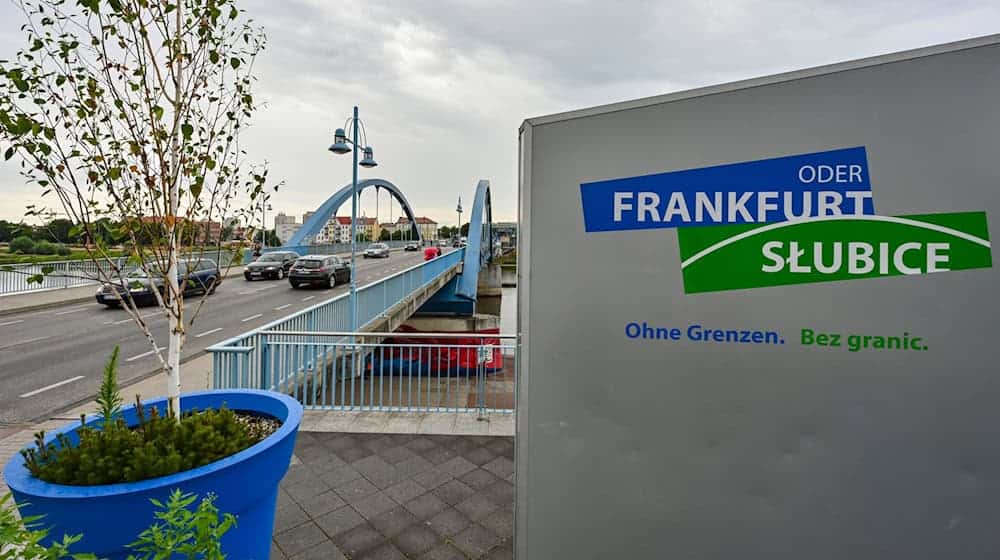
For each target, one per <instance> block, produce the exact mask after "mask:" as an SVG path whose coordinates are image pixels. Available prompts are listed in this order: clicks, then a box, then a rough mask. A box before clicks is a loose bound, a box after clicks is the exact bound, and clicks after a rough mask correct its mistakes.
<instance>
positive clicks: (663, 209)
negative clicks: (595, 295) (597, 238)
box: [580, 147, 875, 232]
mask: <svg viewBox="0 0 1000 560" xmlns="http://www.w3.org/2000/svg"><path fill="white" fill-rule="evenodd" d="M580 197H581V200H582V202H583V219H584V226H585V229H586V231H588V232H597V231H620V230H632V229H656V228H679V227H690V226H704V225H715V224H755V223H757V224H766V223H771V222H778V221H784V220H794V219H799V218H806V217H811V216H837V215H845V214H846V215H857V216H860V215H866V214H874V213H875V208H874V203H873V201H872V189H871V182H870V180H869V177H868V159H867V156H866V153H865V148H864V147H857V148H847V149H842V150H832V151H828V152H818V153H814V154H803V155H795V156H785V157H779V158H773V159H764V160H759V161H750V162H744V163H731V164H727V165H716V166H713V167H703V168H700V169H688V170H684V171H671V172H669V173H659V174H656V175H643V176H641V177H628V178H625V179H612V180H609V181H598V182H594V183H583V184H582V185H580Z"/></svg>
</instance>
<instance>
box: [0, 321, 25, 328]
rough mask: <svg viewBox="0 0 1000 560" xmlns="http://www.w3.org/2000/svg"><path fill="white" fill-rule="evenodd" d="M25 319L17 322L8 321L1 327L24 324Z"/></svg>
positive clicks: (0, 325) (0, 324)
mask: <svg viewBox="0 0 1000 560" xmlns="http://www.w3.org/2000/svg"><path fill="white" fill-rule="evenodd" d="M23 322H24V319H18V320H17V321H7V322H6V323H0V327H6V326H7V325H16V324H18V323H23Z"/></svg>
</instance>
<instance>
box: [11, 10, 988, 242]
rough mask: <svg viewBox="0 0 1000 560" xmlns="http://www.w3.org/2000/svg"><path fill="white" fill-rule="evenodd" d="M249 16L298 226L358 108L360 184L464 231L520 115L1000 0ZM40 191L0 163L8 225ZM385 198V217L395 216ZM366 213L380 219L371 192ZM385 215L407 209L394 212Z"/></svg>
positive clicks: (968, 27)
mask: <svg viewBox="0 0 1000 560" xmlns="http://www.w3.org/2000/svg"><path fill="white" fill-rule="evenodd" d="M242 5H243V6H244V7H245V8H247V10H248V11H249V12H250V14H251V15H252V16H253V17H254V18H255V19H256V20H257V21H258V22H259V23H260V24H262V25H263V26H264V28H265V30H266V32H267V34H268V49H267V51H266V52H265V53H264V55H263V57H262V59H261V60H260V62H259V72H258V77H259V78H260V82H259V85H258V88H257V92H256V93H257V97H258V98H260V99H263V100H264V101H265V102H266V103H267V106H266V107H265V108H263V109H262V110H261V111H260V112H259V113H258V115H257V117H256V119H255V121H254V128H253V130H252V131H251V133H250V137H249V138H248V144H247V146H248V150H249V151H250V155H251V156H252V157H253V158H254V159H255V160H258V161H264V160H266V161H268V162H269V163H270V168H271V175H272V177H274V178H275V179H281V180H284V181H286V186H285V187H284V188H283V189H282V190H281V191H280V192H279V193H278V194H277V195H276V197H275V200H274V202H273V206H274V210H275V212H277V211H285V212H286V213H293V214H296V215H299V219H300V220H301V214H302V212H304V211H307V210H312V209H314V208H315V207H316V206H318V205H319V204H320V203H322V202H323V200H325V199H326V198H327V197H328V196H329V195H330V194H331V193H332V192H333V191H334V190H336V189H338V188H340V187H341V186H343V185H345V184H347V183H349V182H350V178H351V177H350V173H351V169H350V163H351V162H350V157H349V156H335V155H333V154H331V153H330V152H328V151H326V148H327V146H329V144H330V143H331V140H332V136H333V130H334V129H335V128H336V127H338V126H342V124H343V122H344V120H345V119H346V118H347V117H348V116H349V115H350V112H351V109H352V107H353V105H355V104H357V105H359V106H360V108H361V118H362V120H363V121H364V123H365V125H366V128H367V130H368V136H369V141H370V142H371V144H372V145H373V146H374V148H375V155H376V159H377V160H378V161H379V164H380V165H379V167H377V168H376V169H374V170H372V171H368V170H364V171H363V172H362V177H382V178H385V179H388V180H390V181H392V182H393V183H395V184H396V185H398V186H399V187H401V188H402V189H403V191H404V193H405V194H406V196H407V198H408V199H409V201H410V202H411V204H412V205H413V206H414V208H415V211H416V212H417V214H418V215H427V216H430V217H431V218H433V219H435V220H437V221H439V222H440V223H442V224H454V222H455V221H456V214H455V211H454V210H455V203H456V200H457V198H458V196H459V195H461V196H462V199H463V202H465V201H469V199H470V198H471V196H472V193H473V192H474V188H475V185H476V182H477V181H478V180H479V179H480V178H487V179H490V181H491V182H492V185H493V203H494V219H496V220H513V219H515V218H516V213H517V208H516V201H517V183H516V180H517V179H516V171H517V161H516V152H517V130H518V127H519V126H520V124H521V122H522V121H523V120H524V119H525V118H528V117H533V116H539V115H544V114H549V113H555V112H561V111H566V110H571V109H578V108H582V107H587V106H592V105H599V104H604V103H611V102H615V101H622V100H627V99H633V98H637V97H646V96H651V95H658V94H662V93H667V92H672V91H678V90H684V89H690V88H693V87H699V86H704V85H710V84H716V83H721V82H728V81H733V80H738V79H743V78H751V77H755V76H762V75H767V74H773V73H777V72H782V71H786V70H793V69H798V68H804V67H810V66H817V65H821V64H827V63H832V62H838V61H843V60H850V59H854V58H859V57H865V56H871V55H877V54H883V53H887V52H893V51H899V50H905V49H910V48H916V47H922V46H927V45H932V44H936V43H943V42H949V41H955V40H959V39H965V38H969V37H976V36H980V35H986V34H990V33H994V32H997V31H1000V2H996V1H992V2H991V1H980V2H972V1H953V2H949V1H946V0H901V1H880V0H828V1H821V0H770V1H764V0H761V1H754V0H675V1H669V2H667V1H662V2H644V1H617V2H608V1H587V0H563V1H543V0H532V1H523V2H522V1H487V0H403V1H399V2H383V1H379V0H368V1H366V2H352V3H344V2H333V1H329V0H245V1H244V2H242ZM20 23H21V21H20V19H19V15H18V13H17V12H16V11H15V10H14V9H13V7H12V6H11V5H10V4H9V3H8V0H0V58H7V57H8V56H11V55H13V53H14V52H15V51H16V49H17V48H18V47H19V46H20V45H21V42H22V40H21V38H20V36H19V34H18V26H19V25H20ZM37 196H38V193H37V189H36V188H32V187H29V186H26V185H24V184H23V182H22V181H21V180H20V177H19V176H18V175H17V173H16V170H15V169H14V168H13V166H12V165H4V164H0V218H2V219H8V220H19V219H20V218H21V216H22V215H23V212H24V207H25V205H26V204H27V203H30V202H32V201H37V200H38V199H37ZM386 197H387V195H385V194H384V193H383V195H382V198H381V203H380V208H379V210H380V211H379V214H380V217H385V218H387V214H388V211H387V209H386V201H387V198H386ZM50 204H51V203H50ZM362 206H363V208H364V210H365V212H366V213H367V215H369V216H373V215H374V214H375V203H374V197H373V195H370V194H366V196H365V197H364V200H363V203H362ZM465 206H466V209H468V208H469V207H470V206H471V204H470V203H468V202H467V203H466V204H465ZM345 210H346V211H347V213H348V214H349V212H350V209H349V207H348V206H346V205H345V206H344V208H343V209H342V211H341V213H342V214H343V213H344V211H345ZM393 212H394V215H395V216H398V215H399V209H398V207H396V209H395V210H394V211H393ZM268 221H269V222H271V217H270V216H269V219H268ZM383 221H385V220H383Z"/></svg>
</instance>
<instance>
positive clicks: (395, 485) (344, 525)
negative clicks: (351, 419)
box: [271, 432, 514, 560]
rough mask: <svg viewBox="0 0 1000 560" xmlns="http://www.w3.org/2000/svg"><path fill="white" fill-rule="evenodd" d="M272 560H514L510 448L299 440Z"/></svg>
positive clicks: (453, 442)
mask: <svg viewBox="0 0 1000 560" xmlns="http://www.w3.org/2000/svg"><path fill="white" fill-rule="evenodd" d="M295 456H296V457H297V459H298V461H296V462H294V463H293V465H292V466H291V467H290V469H289V471H288V475H287V476H286V477H285V479H284V481H283V482H282V484H281V489H280V491H279V495H278V510H277V515H276V519H275V527H274V540H273V544H272V546H271V558H272V560H300V559H301V560H306V559H323V560H339V559H344V558H348V559H351V560H369V559H371V560H375V559H379V560H392V559H403V558H409V559H420V560H424V559H427V560H436V559H443V560H450V559H463V560H467V559H480V558H482V559H488V560H496V559H501V558H513V548H512V547H513V544H512V535H513V518H514V484H513V482H514V440H513V438H511V437H497V436H455V435H420V434H372V433H368V434H361V433H354V434H348V433H319V432H299V435H298V441H297V443H296V448H295Z"/></svg>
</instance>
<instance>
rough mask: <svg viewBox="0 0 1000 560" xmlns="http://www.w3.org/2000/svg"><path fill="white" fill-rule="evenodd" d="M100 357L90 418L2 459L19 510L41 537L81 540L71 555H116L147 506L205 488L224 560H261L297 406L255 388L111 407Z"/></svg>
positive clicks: (111, 385) (111, 372) (124, 551)
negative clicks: (226, 520)
mask: <svg viewBox="0 0 1000 560" xmlns="http://www.w3.org/2000/svg"><path fill="white" fill-rule="evenodd" d="M117 359H118V349H117V348H115V351H114V352H113V353H112V356H111V359H110V360H109V362H108V365H107V367H106V368H105V372H104V381H103V383H102V385H101V389H100V392H99V394H98V398H97V403H98V405H99V407H100V410H99V413H98V414H96V415H93V416H91V417H89V418H86V417H82V418H81V419H80V422H79V423H74V424H72V425H70V426H67V427H64V428H62V429H60V430H58V431H57V432H56V433H55V434H51V435H46V434H45V433H44V432H41V433H39V434H37V435H36V439H35V443H34V445H32V446H29V447H27V448H25V449H24V450H22V451H21V456H20V457H15V458H13V459H11V461H10V462H9V463H8V464H7V467H6V469H5V470H4V478H5V480H6V482H7V484H8V485H9V486H10V489H11V492H12V494H13V495H14V499H15V501H16V502H17V504H18V507H19V509H20V511H21V515H22V516H23V517H25V518H35V517H41V518H42V519H44V521H45V523H46V525H47V526H49V527H51V531H50V534H52V535H66V534H79V535H82V537H81V541H80V543H79V545H80V548H81V549H83V550H88V551H93V552H94V553H95V554H96V555H97V556H98V557H100V558H108V559H110V560H119V559H125V558H127V557H128V556H129V554H130V553H131V552H132V551H130V550H129V548H128V544H129V543H130V542H132V540H134V538H135V535H137V534H139V533H140V532H141V531H142V529H143V528H144V527H145V524H146V523H147V522H148V519H149V511H150V503H155V502H153V501H154V500H155V501H160V502H163V501H166V500H167V498H168V497H169V496H170V494H171V492H172V491H174V490H175V489H179V490H180V491H182V492H185V493H189V494H195V495H214V496H215V497H216V500H217V502H216V503H217V506H218V507H219V509H221V510H222V511H226V512H230V513H232V514H233V515H235V518H236V525H235V527H233V528H232V529H231V530H229V531H228V533H227V534H226V535H225V537H224V538H223V539H222V551H223V552H224V553H225V554H226V555H228V557H229V558H234V559H235V558H241V559H252V558H260V559H266V558H267V557H268V555H269V554H270V539H271V532H272V529H273V527H274V513H275V507H276V501H277V493H278V483H279V482H280V480H281V478H282V477H283V476H284V474H285V472H286V471H287V469H288V464H289V462H290V461H291V455H292V450H293V447H294V445H295V435H296V432H297V429H298V425H299V422H300V420H301V417H302V406H301V405H300V404H299V403H298V402H297V401H295V400H294V399H292V398H291V397H288V396H287V395H282V394H279V393H271V392H266V391H207V392H202V393H191V394H188V395H185V398H184V399H183V400H182V401H181V403H182V408H181V410H180V411H177V412H175V411H173V410H172V409H171V408H170V407H169V404H168V403H169V401H167V400H166V399H157V400H153V401H150V402H141V401H140V400H139V399H138V397H137V398H136V403H135V404H134V405H132V406H129V407H123V406H122V399H121V397H120V395H119V392H118V387H117V382H116V373H115V368H116V366H117Z"/></svg>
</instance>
